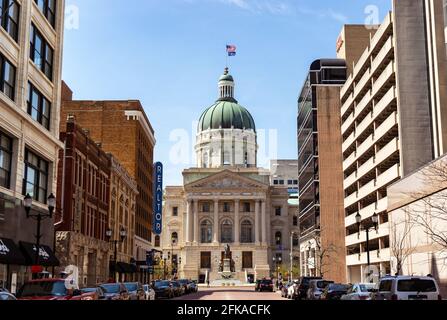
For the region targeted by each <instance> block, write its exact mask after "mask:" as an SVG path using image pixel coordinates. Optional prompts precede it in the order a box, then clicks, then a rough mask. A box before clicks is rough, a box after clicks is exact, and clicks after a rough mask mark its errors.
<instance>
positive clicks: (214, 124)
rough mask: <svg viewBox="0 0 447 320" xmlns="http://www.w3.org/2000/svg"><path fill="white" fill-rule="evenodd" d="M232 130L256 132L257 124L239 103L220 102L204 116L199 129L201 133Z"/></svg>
mask: <svg viewBox="0 0 447 320" xmlns="http://www.w3.org/2000/svg"><path fill="white" fill-rule="evenodd" d="M233 100H234V99H233ZM234 101H235V100H234ZM231 128H234V129H245V130H253V131H255V132H256V126H255V122H254V120H253V117H252V116H251V114H250V112H248V110H247V109H245V108H244V107H242V106H240V105H239V104H237V102H233V101H225V100H218V101H217V102H216V103H215V104H214V105H212V106H211V107H209V108H208V109H206V110H205V112H204V113H203V114H202V116H201V117H200V120H199V128H198V129H199V132H200V131H205V130H208V129H231Z"/></svg>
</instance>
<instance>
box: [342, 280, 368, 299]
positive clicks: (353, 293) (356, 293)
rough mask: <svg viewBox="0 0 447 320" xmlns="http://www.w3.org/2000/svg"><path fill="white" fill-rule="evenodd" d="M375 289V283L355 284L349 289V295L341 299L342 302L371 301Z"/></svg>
mask: <svg viewBox="0 0 447 320" xmlns="http://www.w3.org/2000/svg"><path fill="white" fill-rule="evenodd" d="M375 288H376V284H374V283H355V284H353V285H351V287H350V288H349V289H348V293H347V294H345V295H344V296H342V297H341V300H370V299H371V296H372V294H373V293H374V292H375Z"/></svg>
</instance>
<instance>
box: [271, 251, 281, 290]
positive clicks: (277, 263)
mask: <svg viewBox="0 0 447 320" xmlns="http://www.w3.org/2000/svg"><path fill="white" fill-rule="evenodd" d="M281 262H282V258H281V257H280V256H278V257H273V264H274V265H275V269H276V287H277V288H279V264H280V263H281Z"/></svg>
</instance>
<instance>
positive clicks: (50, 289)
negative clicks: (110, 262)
mask: <svg viewBox="0 0 447 320" xmlns="http://www.w3.org/2000/svg"><path fill="white" fill-rule="evenodd" d="M17 299H18V300H95V294H94V293H84V294H83V293H82V292H81V291H80V290H71V292H70V291H69V290H68V289H67V288H66V286H65V280H64V279H39V280H32V281H29V282H27V283H25V284H24V285H23V286H22V287H21V288H20V290H19V292H18V293H17Z"/></svg>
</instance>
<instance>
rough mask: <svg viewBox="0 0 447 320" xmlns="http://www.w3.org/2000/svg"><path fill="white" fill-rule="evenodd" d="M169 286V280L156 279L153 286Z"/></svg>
mask: <svg viewBox="0 0 447 320" xmlns="http://www.w3.org/2000/svg"><path fill="white" fill-rule="evenodd" d="M160 287H169V281H157V282H155V288H160Z"/></svg>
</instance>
